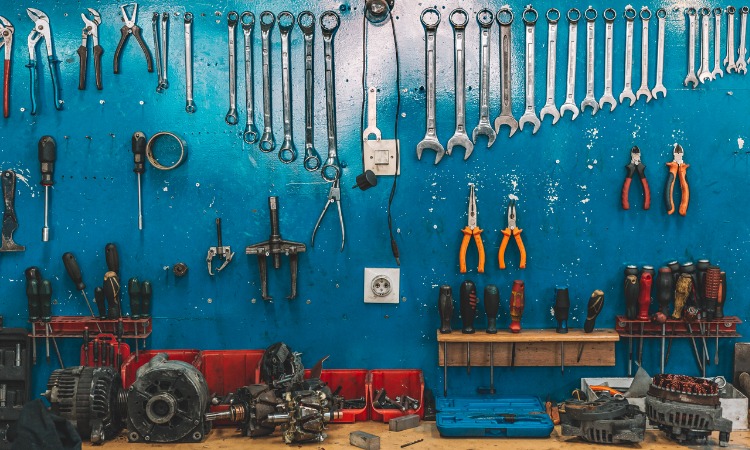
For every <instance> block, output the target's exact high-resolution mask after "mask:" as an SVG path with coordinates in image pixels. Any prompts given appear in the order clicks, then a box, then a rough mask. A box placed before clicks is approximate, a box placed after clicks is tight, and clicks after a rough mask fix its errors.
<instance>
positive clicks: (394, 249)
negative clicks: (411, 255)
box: [363, 9, 401, 266]
mask: <svg viewBox="0 0 750 450" xmlns="http://www.w3.org/2000/svg"><path fill="white" fill-rule="evenodd" d="M388 15H389V16H390V19H391V31H392V32H393V46H394V48H395V54H396V120H395V122H394V125H393V129H394V134H395V135H396V136H395V139H396V174H395V175H394V176H393V185H392V186H391V195H390V197H388V233H390V235H391V251H392V252H393V257H394V258H396V265H398V266H400V265H401V260H400V259H399V252H398V244H397V243H396V239H395V238H394V236H393V216H392V215H391V206H392V205H393V197H395V195H396V181H397V180H398V170H399V162H400V161H401V158H400V155H399V153H400V151H401V149H400V141H399V139H398V120H399V114H400V113H401V66H400V63H399V57H398V41H397V40H396V23H395V22H394V20H393V10H392V9H388ZM363 110H364V105H363Z"/></svg>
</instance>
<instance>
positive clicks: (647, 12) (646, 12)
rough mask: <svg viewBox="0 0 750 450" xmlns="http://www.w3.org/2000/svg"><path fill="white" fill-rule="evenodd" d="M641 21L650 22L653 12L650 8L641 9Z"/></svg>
mask: <svg viewBox="0 0 750 450" xmlns="http://www.w3.org/2000/svg"><path fill="white" fill-rule="evenodd" d="M706 11H708V8H706ZM640 16H641V20H648V19H650V18H651V10H650V9H648V7H644V8H643V9H641V14H640Z"/></svg>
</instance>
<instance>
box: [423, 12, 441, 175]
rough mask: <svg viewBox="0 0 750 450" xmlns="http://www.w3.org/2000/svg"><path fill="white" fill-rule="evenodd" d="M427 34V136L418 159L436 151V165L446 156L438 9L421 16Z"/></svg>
mask: <svg viewBox="0 0 750 450" xmlns="http://www.w3.org/2000/svg"><path fill="white" fill-rule="evenodd" d="M419 20H420V22H422V26H423V27H424V33H425V39H424V43H425V50H424V53H425V58H424V63H425V86H426V89H425V93H426V97H425V134H424V138H422V140H421V141H420V142H419V144H417V159H422V152H423V151H424V150H434V151H435V164H437V163H439V162H440V160H441V159H443V156H444V155H445V148H443V145H442V144H441V143H440V140H439V139H438V136H437V118H436V115H437V99H436V85H437V68H436V63H437V50H436V49H437V29H438V25H440V11H438V10H437V8H427V9H425V10H423V11H422V14H421V15H420V16H419Z"/></svg>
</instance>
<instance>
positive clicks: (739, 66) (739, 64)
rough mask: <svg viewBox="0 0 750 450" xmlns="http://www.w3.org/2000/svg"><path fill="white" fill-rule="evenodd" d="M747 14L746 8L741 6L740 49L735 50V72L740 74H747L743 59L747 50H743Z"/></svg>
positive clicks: (745, 63) (745, 62)
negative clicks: (736, 56)
mask: <svg viewBox="0 0 750 450" xmlns="http://www.w3.org/2000/svg"><path fill="white" fill-rule="evenodd" d="M747 12H748V7H747V6H743V7H742V9H740V47H739V48H738V49H737V55H738V58H737V62H736V63H735V66H737V72H738V73H739V72H742V73H743V74H746V73H747V61H746V60H745V57H746V56H747V49H746V48H745V32H746V31H747Z"/></svg>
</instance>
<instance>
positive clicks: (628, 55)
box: [620, 6, 636, 106]
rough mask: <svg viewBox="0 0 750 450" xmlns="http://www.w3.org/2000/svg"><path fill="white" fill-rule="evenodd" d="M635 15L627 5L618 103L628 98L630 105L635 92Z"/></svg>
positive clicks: (633, 101)
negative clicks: (623, 74) (622, 82)
mask: <svg viewBox="0 0 750 450" xmlns="http://www.w3.org/2000/svg"><path fill="white" fill-rule="evenodd" d="M635 16H636V12H635V9H633V7H632V6H627V7H626V8H625V12H624V13H623V17H625V85H624V87H623V88H622V93H620V103H624V102H625V99H629V100H630V106H633V104H634V103H635V94H633V21H634V20H635Z"/></svg>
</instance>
